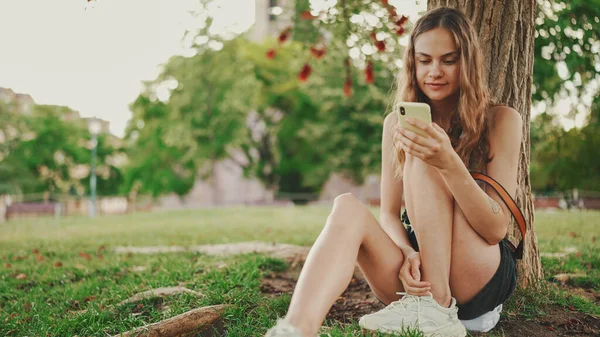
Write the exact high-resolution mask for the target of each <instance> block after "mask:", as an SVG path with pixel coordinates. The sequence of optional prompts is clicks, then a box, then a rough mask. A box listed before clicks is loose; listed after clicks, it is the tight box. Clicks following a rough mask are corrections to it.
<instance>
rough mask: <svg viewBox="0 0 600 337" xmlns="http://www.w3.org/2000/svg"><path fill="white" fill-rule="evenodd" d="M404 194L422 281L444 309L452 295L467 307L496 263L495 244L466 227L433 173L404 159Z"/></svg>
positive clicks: (411, 158)
mask: <svg viewBox="0 0 600 337" xmlns="http://www.w3.org/2000/svg"><path fill="white" fill-rule="evenodd" d="M404 174H405V178H406V179H405V180H404V191H405V196H406V198H405V199H406V206H407V210H408V214H409V217H410V219H411V223H412V224H413V228H414V230H415V234H416V236H417V241H418V242H419V250H420V252H421V262H422V267H421V268H422V275H423V279H424V280H426V281H429V282H431V293H432V294H433V297H434V299H435V300H436V301H437V302H438V303H439V304H440V305H442V306H446V307H447V306H448V305H449V304H450V301H451V296H453V297H455V298H456V300H457V302H458V303H465V302H468V301H469V300H470V299H471V298H473V296H475V295H476V294H477V293H478V292H479V291H480V290H481V289H482V288H483V287H484V286H485V284H486V283H487V282H488V281H489V280H490V279H491V278H492V276H493V275H494V273H495V271H496V269H497V268H498V264H499V263H500V252H499V249H498V246H497V245H490V244H488V243H487V242H486V241H485V240H483V239H482V238H481V237H480V236H479V235H478V234H477V233H476V232H475V231H474V230H473V228H472V227H471V226H470V225H469V223H468V222H467V219H466V218H465V216H464V214H463V212H462V210H461V209H460V208H459V206H458V205H457V204H456V201H454V198H453V197H452V194H451V192H450V190H449V189H448V187H447V186H446V183H445V182H444V180H443V178H442V177H441V175H440V174H439V172H438V171H437V169H435V168H433V167H431V166H429V165H427V164H425V163H424V162H422V161H421V160H419V159H416V158H414V157H408V156H407V161H406V165H405V171H404Z"/></svg>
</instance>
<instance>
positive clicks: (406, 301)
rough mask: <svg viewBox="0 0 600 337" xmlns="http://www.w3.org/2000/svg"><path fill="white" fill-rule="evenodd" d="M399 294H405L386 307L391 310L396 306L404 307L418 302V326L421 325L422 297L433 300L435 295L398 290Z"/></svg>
mask: <svg viewBox="0 0 600 337" xmlns="http://www.w3.org/2000/svg"><path fill="white" fill-rule="evenodd" d="M396 294H397V295H403V297H402V298H401V299H399V300H397V301H394V302H392V303H390V305H389V306H387V307H386V309H388V310H391V309H392V308H395V307H398V306H399V307H401V308H402V309H406V308H408V307H409V306H410V305H412V304H415V303H416V304H417V326H421V298H422V297H427V298H430V299H432V300H433V295H432V294H431V293H429V295H427V296H415V295H411V294H408V293H406V292H397V293H396Z"/></svg>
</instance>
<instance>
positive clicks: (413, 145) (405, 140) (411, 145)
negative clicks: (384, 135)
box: [400, 131, 429, 153]
mask: <svg viewBox="0 0 600 337" xmlns="http://www.w3.org/2000/svg"><path fill="white" fill-rule="evenodd" d="M409 132H410V131H409ZM413 135H414V133H413ZM400 141H401V142H402V143H403V144H404V146H406V147H408V148H409V149H411V150H414V151H417V152H421V153H427V152H429V148H427V147H425V146H423V145H421V144H419V143H417V142H415V141H413V140H412V139H410V138H408V137H405V136H403V137H401V138H400Z"/></svg>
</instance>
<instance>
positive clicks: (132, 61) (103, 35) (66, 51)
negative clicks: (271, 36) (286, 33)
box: [0, 0, 254, 136]
mask: <svg viewBox="0 0 600 337" xmlns="http://www.w3.org/2000/svg"><path fill="white" fill-rule="evenodd" d="M197 3H198V1H197V0H96V1H92V2H90V3H88V2H87V1H86V0H1V1H0V87H4V88H11V89H12V90H13V91H15V92H17V93H25V94H30V95H31V96H32V97H33V99H34V100H35V102H36V103H37V104H56V105H66V106H68V107H70V108H72V109H74V110H78V111H79V112H80V114H81V116H83V117H93V116H96V117H99V118H102V119H105V120H108V121H110V123H111V132H112V133H113V134H115V135H117V136H122V135H123V134H124V129H125V127H126V124H127V121H128V120H129V118H130V117H131V112H130V111H129V104H130V103H131V102H133V101H134V100H135V98H136V97H137V96H138V94H139V93H140V92H141V90H142V81H148V80H153V79H155V78H156V76H157V75H158V74H159V71H160V65H161V64H164V63H166V61H167V60H168V59H169V57H171V56H172V55H178V54H185V49H184V48H183V44H182V38H183V35H184V33H185V31H186V29H193V27H194V24H197V22H198V20H193V19H192V18H191V16H190V15H189V14H188V10H190V9H193V8H195V5H196V4H197ZM217 3H219V5H220V8H214V9H213V14H214V16H215V25H216V26H217V27H221V28H222V29H225V28H224V27H225V26H226V25H234V26H235V27H234V29H232V30H234V31H235V30H237V31H243V30H246V29H248V27H250V26H251V25H252V23H253V22H254V1H253V0H229V1H227V0H219V1H217Z"/></svg>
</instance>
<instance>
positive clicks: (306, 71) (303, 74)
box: [298, 63, 312, 82]
mask: <svg viewBox="0 0 600 337" xmlns="http://www.w3.org/2000/svg"><path fill="white" fill-rule="evenodd" d="M310 73H312V67H311V66H310V64H308V63H306V64H304V67H302V70H300V72H299V73H298V80H299V81H300V82H306V80H307V79H308V77H309V76H310Z"/></svg>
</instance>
